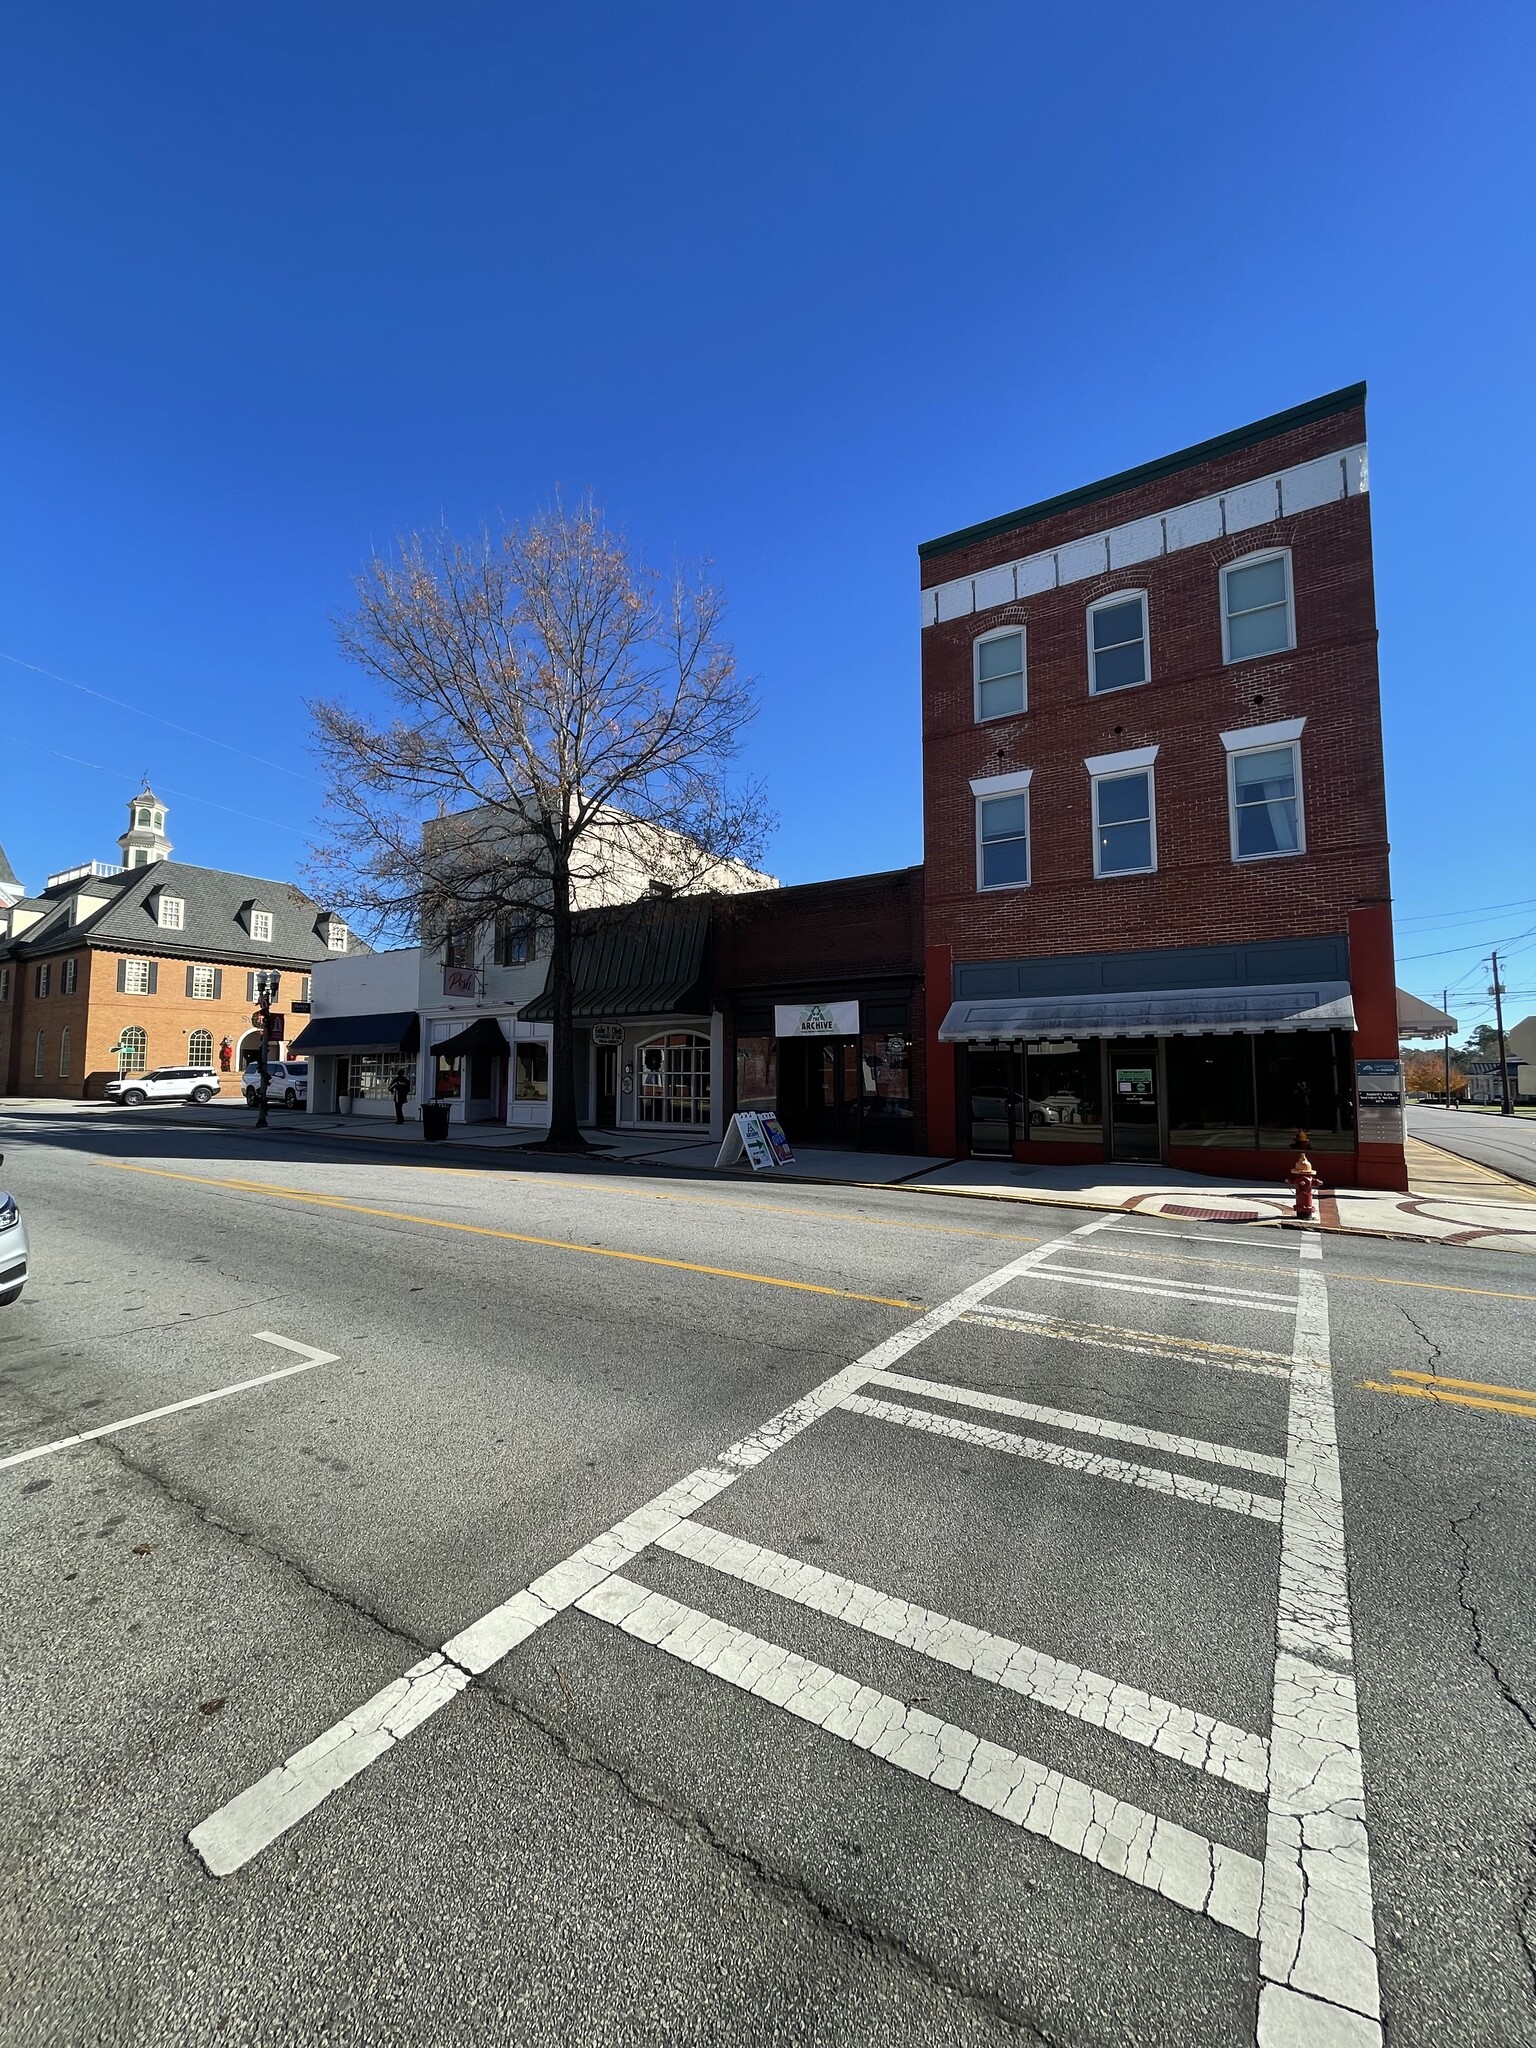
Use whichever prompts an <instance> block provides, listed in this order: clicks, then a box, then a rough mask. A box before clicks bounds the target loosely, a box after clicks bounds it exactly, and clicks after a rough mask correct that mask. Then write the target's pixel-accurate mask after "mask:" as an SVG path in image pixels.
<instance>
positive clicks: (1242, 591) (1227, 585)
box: [1221, 548, 1296, 661]
mask: <svg viewBox="0 0 1536 2048" xmlns="http://www.w3.org/2000/svg"><path fill="white" fill-rule="evenodd" d="M1221 641H1222V658H1223V660H1225V661H1252V660H1254V659H1255V658H1256V657H1257V656H1259V655H1261V654H1280V653H1283V652H1284V650H1285V649H1286V648H1288V647H1294V646H1295V645H1296V622H1295V619H1294V618H1293V616H1292V611H1291V557H1290V551H1289V549H1286V548H1280V549H1277V550H1276V551H1275V552H1274V553H1272V554H1267V555H1249V556H1247V557H1246V558H1245V559H1244V560H1243V561H1241V562H1229V563H1228V565H1227V567H1226V568H1225V569H1223V570H1222V572H1221Z"/></svg>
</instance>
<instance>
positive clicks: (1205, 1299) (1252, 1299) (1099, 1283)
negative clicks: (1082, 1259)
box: [1049, 1266, 1296, 1316]
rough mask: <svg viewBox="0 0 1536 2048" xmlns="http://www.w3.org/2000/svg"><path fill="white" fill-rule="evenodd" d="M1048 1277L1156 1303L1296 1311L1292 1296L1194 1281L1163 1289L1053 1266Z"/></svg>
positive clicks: (1154, 1284) (1276, 1312)
mask: <svg viewBox="0 0 1536 2048" xmlns="http://www.w3.org/2000/svg"><path fill="white" fill-rule="evenodd" d="M1049 1278H1050V1279H1051V1280H1053V1281H1060V1283H1061V1284H1062V1286H1063V1287H1109V1288H1113V1289H1114V1291H1115V1292H1116V1293H1118V1294H1139V1295H1141V1296H1143V1297H1144V1298H1151V1299H1153V1300H1156V1301H1197V1302H1200V1303H1201V1304H1202V1305H1203V1306H1204V1307H1206V1308H1251V1309H1260V1310H1262V1311H1263V1312H1264V1313H1265V1314H1267V1315H1279V1316H1288V1315H1293V1314H1294V1313H1295V1310H1296V1303H1295V1301H1294V1300H1293V1299H1292V1298H1291V1297H1290V1296H1289V1295H1279V1294H1251V1293H1250V1292H1249V1291H1248V1290H1247V1289H1246V1288H1244V1289H1241V1290H1240V1289H1238V1288H1235V1287H1225V1288H1207V1287H1197V1286H1196V1285H1195V1284H1194V1282H1192V1281H1181V1282H1180V1283H1179V1284H1178V1285H1177V1286H1174V1287H1162V1286H1159V1285H1158V1284H1157V1282H1156V1281H1152V1280H1142V1279H1139V1278H1132V1277H1131V1276H1130V1275H1129V1274H1127V1275H1126V1276H1125V1277H1124V1278H1122V1279H1114V1278H1112V1277H1111V1276H1110V1275H1109V1274H1108V1273H1094V1272H1090V1271H1088V1270H1087V1269H1086V1268H1084V1269H1079V1268H1077V1267H1074V1266H1059V1267H1058V1266H1053V1267H1052V1268H1051V1271H1050V1274H1049Z"/></svg>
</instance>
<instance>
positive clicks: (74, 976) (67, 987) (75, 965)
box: [59, 960, 80, 996]
mask: <svg viewBox="0 0 1536 2048" xmlns="http://www.w3.org/2000/svg"><path fill="white" fill-rule="evenodd" d="M79 973H80V963H79V961H78V960H66V961H65V962H64V965H63V966H62V967H61V968H60V969H59V989H60V992H61V993H62V994H64V995H66V996H72V995H73V994H74V992H75V985H76V982H77V981H78V979H79Z"/></svg>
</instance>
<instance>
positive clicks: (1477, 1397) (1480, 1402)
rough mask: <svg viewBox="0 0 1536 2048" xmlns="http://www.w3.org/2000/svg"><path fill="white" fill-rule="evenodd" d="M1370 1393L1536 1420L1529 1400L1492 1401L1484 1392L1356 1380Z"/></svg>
mask: <svg viewBox="0 0 1536 2048" xmlns="http://www.w3.org/2000/svg"><path fill="white" fill-rule="evenodd" d="M1355 1385H1356V1386H1357V1387H1363V1388H1364V1389H1365V1390H1366V1392H1367V1393H1368V1394H1401V1395H1403V1397H1404V1398H1405V1399H1406V1400H1410V1401H1452V1402H1454V1403H1455V1404H1456V1406H1457V1407H1458V1408H1496V1409H1498V1410H1499V1411H1500V1413H1501V1414H1504V1415H1524V1416H1527V1417H1529V1419H1530V1420H1531V1421H1533V1422H1536V1406H1533V1405H1532V1404H1531V1403H1530V1402H1529V1401H1490V1400H1489V1399H1488V1397H1487V1396H1486V1395H1484V1394H1448V1393H1443V1392H1442V1391H1441V1390H1440V1389H1439V1388H1438V1387H1389V1386H1387V1385H1385V1384H1384V1383H1383V1382H1382V1381H1381V1380H1356V1382H1355Z"/></svg>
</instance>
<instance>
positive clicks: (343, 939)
mask: <svg viewBox="0 0 1536 2048" xmlns="http://www.w3.org/2000/svg"><path fill="white" fill-rule="evenodd" d="M325 943H326V945H327V946H329V948H330V949H331V951H332V952H333V953H345V951H346V950H347V928H346V926H345V925H344V924H343V923H342V921H341V919H340V918H339V917H333V918H329V919H327V921H326V927H325Z"/></svg>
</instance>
